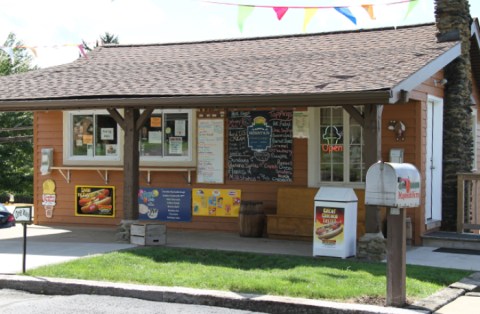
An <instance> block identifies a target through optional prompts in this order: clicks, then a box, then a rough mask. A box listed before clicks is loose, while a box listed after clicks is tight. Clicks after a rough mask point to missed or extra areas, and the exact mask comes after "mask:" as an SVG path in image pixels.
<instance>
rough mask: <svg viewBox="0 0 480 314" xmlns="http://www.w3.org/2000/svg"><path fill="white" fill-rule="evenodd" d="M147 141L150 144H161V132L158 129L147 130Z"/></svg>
mask: <svg viewBox="0 0 480 314" xmlns="http://www.w3.org/2000/svg"><path fill="white" fill-rule="evenodd" d="M148 142H149V143H151V144H162V132H160V131H149V132H148Z"/></svg>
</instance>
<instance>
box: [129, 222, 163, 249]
mask: <svg viewBox="0 0 480 314" xmlns="http://www.w3.org/2000/svg"><path fill="white" fill-rule="evenodd" d="M130 243H132V244H136V245H152V246H153V245H165V244H166V243H167V226H166V225H165V224H147V223H145V224H132V225H131V226H130Z"/></svg>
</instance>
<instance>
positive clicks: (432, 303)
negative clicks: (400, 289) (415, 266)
mask: <svg viewBox="0 0 480 314" xmlns="http://www.w3.org/2000/svg"><path fill="white" fill-rule="evenodd" d="M479 287H480V272H476V273H473V274H471V275H470V276H468V277H465V278H463V279H461V280H460V281H457V282H455V283H452V284H451V285H449V286H448V287H447V288H444V289H442V290H440V291H438V292H437V293H434V294H432V295H431V296H429V297H427V298H425V299H423V300H420V301H417V302H414V303H413V304H412V305H410V306H408V307H407V308H408V309H412V310H418V311H424V312H425V313H433V312H435V311H436V310H438V309H440V308H441V307H444V306H445V305H447V304H449V303H451V302H453V301H455V300H456V299H457V298H459V297H461V296H464V295H476V292H474V291H475V290H477V289H478V288H479Z"/></svg>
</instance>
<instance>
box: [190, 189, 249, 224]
mask: <svg viewBox="0 0 480 314" xmlns="http://www.w3.org/2000/svg"><path fill="white" fill-rule="evenodd" d="M240 201H241V191H240V190H229V189H193V190H192V203H193V213H192V214H193V216H216V217H238V214H239V212H240Z"/></svg>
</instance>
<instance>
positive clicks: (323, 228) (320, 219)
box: [314, 206, 345, 248]
mask: <svg viewBox="0 0 480 314" xmlns="http://www.w3.org/2000/svg"><path fill="white" fill-rule="evenodd" d="M344 223H345V209H344V208H337V207H323V206H317V207H316V209H315V226H314V228H315V234H314V242H315V243H316V244H317V245H319V246H322V247H324V248H327V247H328V248H335V247H336V246H338V245H340V244H342V243H343V240H344Z"/></svg>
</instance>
